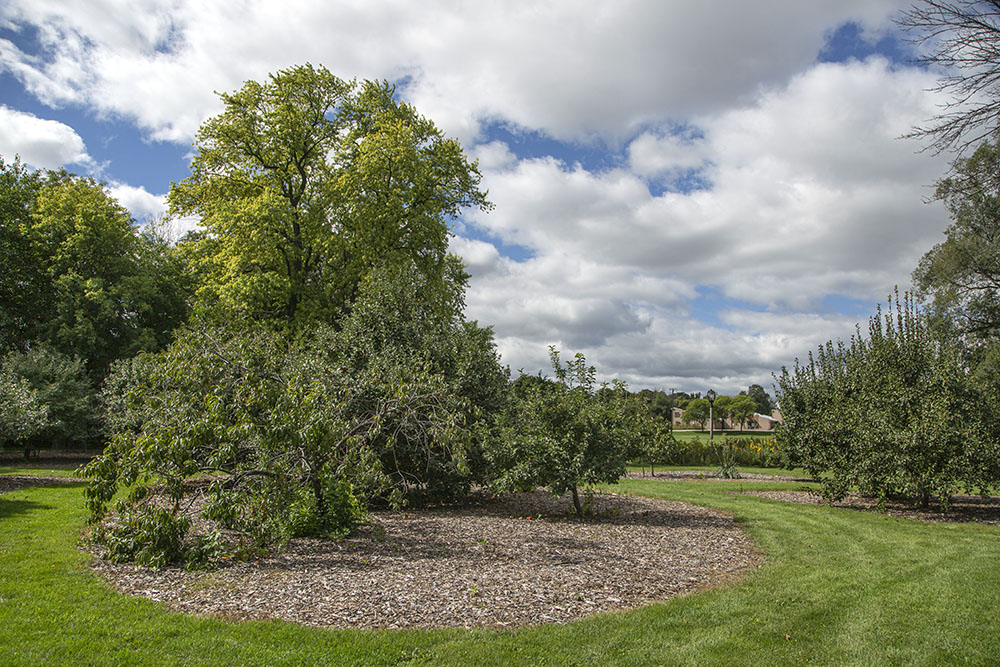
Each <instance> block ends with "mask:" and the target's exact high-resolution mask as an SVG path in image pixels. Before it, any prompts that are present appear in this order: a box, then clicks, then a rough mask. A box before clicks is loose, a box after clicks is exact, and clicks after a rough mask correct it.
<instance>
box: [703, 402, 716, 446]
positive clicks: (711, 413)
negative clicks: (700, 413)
mask: <svg viewBox="0 0 1000 667" xmlns="http://www.w3.org/2000/svg"><path fill="white" fill-rule="evenodd" d="M705 398H707V399H708V446H709V447H714V446H715V390H713V389H709V390H708V391H707V392H705Z"/></svg>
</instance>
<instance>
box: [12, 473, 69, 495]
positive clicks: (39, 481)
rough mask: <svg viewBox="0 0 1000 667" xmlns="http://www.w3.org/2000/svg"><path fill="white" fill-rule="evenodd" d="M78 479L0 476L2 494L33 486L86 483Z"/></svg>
mask: <svg viewBox="0 0 1000 667" xmlns="http://www.w3.org/2000/svg"><path fill="white" fill-rule="evenodd" d="M85 481H86V480H84V479H80V478H78V477H35V476H33V475H0V493H8V492H10V491H17V490H19V489H26V488H28V487H31V486H52V485H53V484H72V483H74V482H85Z"/></svg>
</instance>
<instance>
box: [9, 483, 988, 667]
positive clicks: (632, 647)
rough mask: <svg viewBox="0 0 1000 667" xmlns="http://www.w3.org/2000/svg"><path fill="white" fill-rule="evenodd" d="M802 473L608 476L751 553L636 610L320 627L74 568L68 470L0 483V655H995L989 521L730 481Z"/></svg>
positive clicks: (201, 659)
mask: <svg viewBox="0 0 1000 667" xmlns="http://www.w3.org/2000/svg"><path fill="white" fill-rule="evenodd" d="M2 472H6V473H13V472H17V473H23V472H24V471H23V470H17V471H15V470H13V469H11V468H4V469H0V473H2ZM803 487H804V485H803V484H801V483H777V482H748V481H734V482H719V481H713V482H699V481H659V480H657V481H653V480H649V481H642V480H627V481H624V482H622V483H621V484H620V485H617V486H615V487H613V489H614V490H616V491H618V492H626V493H634V494H642V495H648V496H652V497H661V498H669V499H676V500H682V501H687V502H690V503H693V504H696V505H702V506H708V507H714V508H719V509H722V510H724V511H727V512H730V513H732V514H733V515H734V517H735V518H736V519H737V520H738V521H739V522H740V523H741V524H742V526H743V527H744V529H745V530H746V531H747V532H748V533H749V534H750V536H751V537H752V538H753V539H754V540H755V541H756V543H757V545H758V546H759V548H760V550H761V551H762V553H763V554H764V556H765V557H766V561H767V562H766V564H765V565H763V566H761V567H760V568H758V569H756V570H754V571H753V572H752V573H751V574H749V575H748V576H746V577H745V578H744V579H742V580H740V581H738V582H735V583H731V584H728V585H724V586H720V587H718V588H716V589H713V590H707V591H703V592H700V593H696V594H693V595H689V596H686V597H681V598H676V599H673V600H670V601H668V602H666V603H662V604H656V605H652V606H649V607H646V608H643V609H639V610H636V611H631V612H627V613H606V614H602V615H598V616H595V617H591V618H589V619H586V620H583V621H579V622H575V623H570V624H567V625H559V626H534V627H524V628H521V629H517V630H504V631H497V630H494V629H479V630H462V629H441V630H425V631H328V630H323V629H316V628H306V627H300V626H296V625H292V624H287V623H281V622H239V623H236V622H229V621H226V620H224V619H219V618H208V617H193V616H186V615H182V614H176V613H171V612H168V611H166V610H165V609H164V608H163V607H161V606H160V605H158V604H156V603H152V602H149V601H147V600H145V599H135V598H127V597H124V596H121V595H119V594H117V593H116V592H114V591H112V590H111V589H110V588H109V587H107V586H106V585H105V584H104V583H103V582H102V581H101V580H100V579H98V578H97V577H96V576H95V575H94V574H93V573H92V572H91V571H90V570H89V569H88V565H87V564H88V560H89V558H90V557H89V556H88V555H87V554H86V553H84V552H83V551H81V550H79V548H78V543H79V537H80V533H81V531H82V530H83V528H84V510H83V506H82V485H80V484H70V485H60V486H48V487H38V488H28V489H21V490H17V491H13V492H11V493H7V494H3V495H0V573H2V574H0V647H2V648H0V662H2V663H3V664H181V663H183V664H261V665H264V664H267V665H273V664H315V663H325V664H358V665H361V664H386V665H390V664H413V665H415V664H460V665H469V664H524V665H605V664H636V665H641V664H692V665H693V664H699V665H704V664H830V665H833V664H837V665H844V664H889V663H892V664H896V663H903V664H955V663H965V664H983V665H985V664H995V659H996V656H997V655H998V654H1000V638H998V636H997V633H996V632H995V625H994V620H995V619H996V618H997V617H998V614H1000V596H998V595H996V594H995V592H996V591H998V590H1000V528H998V527H997V526H989V525H977V524H972V523H966V524H956V523H924V522H919V521H914V520H910V519H898V518H891V517H887V516H883V515H880V514H876V513H872V512H858V511H854V510H849V509H838V508H831V507H826V506H817V505H799V504H793V503H786V502H781V501H776V500H769V499H764V498H759V497H752V496H743V495H734V494H733V492H734V491H735V492H738V491H741V490H751V489H754V490H789V489H801V488H803ZM984 592H989V594H984Z"/></svg>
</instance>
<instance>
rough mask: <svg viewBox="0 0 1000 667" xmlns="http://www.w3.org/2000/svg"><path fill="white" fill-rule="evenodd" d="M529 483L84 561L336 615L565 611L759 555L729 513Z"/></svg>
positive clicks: (416, 621)
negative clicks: (210, 559) (200, 546)
mask: <svg viewBox="0 0 1000 667" xmlns="http://www.w3.org/2000/svg"><path fill="white" fill-rule="evenodd" d="M570 509H571V505H570V501H569V500H568V499H567V498H565V497H564V498H553V497H552V496H551V495H549V494H547V493H545V492H542V491H539V492H535V493H530V494H513V495H509V496H504V497H502V498H499V499H485V498H484V499H482V501H481V502H478V503H473V504H469V505H465V506H459V507H435V508H427V509H419V510H411V511H403V512H381V511H380V512H374V513H373V515H374V519H375V521H376V522H377V524H378V525H380V526H381V527H382V529H384V536H383V535H382V534H381V529H374V530H373V529H372V528H371V527H366V528H363V529H362V530H361V531H359V533H358V534H356V535H355V536H352V537H350V538H347V539H343V540H320V539H296V540H293V541H292V542H291V543H290V544H289V545H288V547H286V549H285V550H284V551H282V552H281V553H279V554H277V555H273V556H270V557H267V558H266V559H264V560H261V561H260V562H251V563H235V564H232V565H230V566H228V567H224V568H221V569H218V570H215V571H212V572H188V571H185V570H183V569H180V568H165V569H162V570H159V571H156V570H151V569H145V568H138V567H135V566H132V565H115V564H111V563H108V562H106V561H103V560H101V559H99V558H97V559H95V560H94V568H95V569H96V570H97V571H98V572H99V573H100V574H101V575H102V576H104V577H105V578H106V579H107V580H108V581H109V582H110V583H111V584H112V585H113V586H114V587H115V588H117V589H118V590H120V591H122V592H124V593H127V594H132V595H143V596H145V597H148V598H151V599H153V600H158V601H160V602H163V603H165V604H166V605H167V606H169V607H171V608H173V609H175V610H180V611H185V612H194V613H199V614H210V615H217V616H223V617H228V618H233V619H271V618H276V619H283V620H287V621H293V622H297V623H303V624H306V625H316V626H328V627H337V628H401V627H420V628H431V627H456V626H457V627H473V626H500V627H503V626H517V625H524V624H536V623H565V622H568V621H572V620H574V619H578V618H581V617H584V616H588V615H591V614H594V613H597V612H602V611H608V610H614V609H629V608H634V607H638V606H641V605H645V604H648V603H651V602H654V601H660V600H665V599H667V598H670V597H674V596H677V595H681V594H684V593H687V592H690V591H693V590H697V589H700V588H704V587H707V586H711V585H714V584H717V583H721V582H726V581H730V580H732V579H734V578H736V577H738V576H740V574H741V573H743V572H745V571H746V570H747V569H748V568H751V567H753V566H755V565H757V564H759V563H760V562H761V560H762V558H761V556H760V555H759V554H758V552H757V551H756V550H755V549H754V547H753V545H752V543H751V542H750V540H749V538H748V537H747V536H746V535H745V534H744V533H743V532H742V531H741V530H740V529H739V528H738V526H737V525H736V524H735V523H734V522H733V520H732V519H731V518H729V517H728V516H726V515H724V514H722V513H720V512H716V511H712V510H708V509H704V508H699V507H694V506H691V505H686V504H683V503H679V502H671V501H662V500H653V499H649V498H640V497H625V496H616V495H611V494H600V495H597V496H595V498H594V508H593V509H594V515H593V516H591V517H585V518H582V519H581V518H577V517H575V516H574V515H571V514H570Z"/></svg>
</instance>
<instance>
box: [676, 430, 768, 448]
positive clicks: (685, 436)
mask: <svg viewBox="0 0 1000 667" xmlns="http://www.w3.org/2000/svg"><path fill="white" fill-rule="evenodd" d="M711 435H712V434H711V433H709V432H708V431H674V440H677V441H678V442H692V441H697V442H699V443H701V444H704V445H707V444H708V441H709V436H711ZM724 435H727V436H732V437H734V438H736V437H738V438H753V439H754V440H771V439H773V438H774V431H716V432H715V439H716V441H720V442H721V439H722V436H724Z"/></svg>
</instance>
